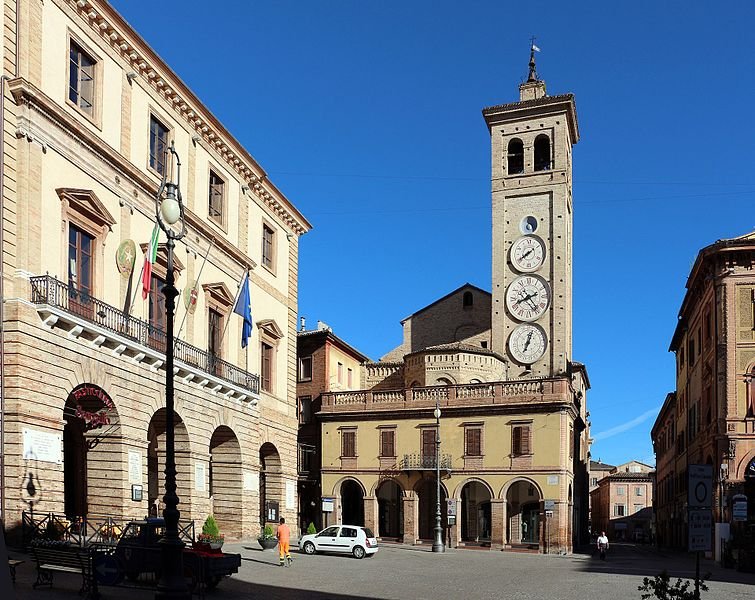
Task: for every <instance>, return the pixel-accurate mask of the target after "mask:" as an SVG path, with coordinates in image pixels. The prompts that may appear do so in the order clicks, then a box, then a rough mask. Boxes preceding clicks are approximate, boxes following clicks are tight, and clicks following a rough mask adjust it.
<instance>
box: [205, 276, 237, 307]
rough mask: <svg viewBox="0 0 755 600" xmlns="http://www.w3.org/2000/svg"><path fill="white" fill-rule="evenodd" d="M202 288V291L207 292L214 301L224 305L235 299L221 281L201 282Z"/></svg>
mask: <svg viewBox="0 0 755 600" xmlns="http://www.w3.org/2000/svg"><path fill="white" fill-rule="evenodd" d="M202 289H203V290H204V293H205V294H209V295H210V296H211V297H212V299H213V300H215V302H217V303H219V304H222V305H224V306H226V307H229V306H231V305H232V304H233V301H234V300H235V297H234V296H233V295H232V294H231V292H230V291H229V290H228V287H227V286H226V285H225V283H223V282H222V281H220V282H218V283H203V284H202Z"/></svg>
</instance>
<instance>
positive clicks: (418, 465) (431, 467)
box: [399, 453, 451, 473]
mask: <svg viewBox="0 0 755 600" xmlns="http://www.w3.org/2000/svg"><path fill="white" fill-rule="evenodd" d="M435 465H436V461H435V455H434V454H432V455H429V456H427V455H424V454H419V453H418V454H404V458H402V459H401V462H400V463H399V469H400V470H401V471H435ZM440 470H441V471H444V472H446V473H450V472H451V455H450V454H441V455H440Z"/></svg>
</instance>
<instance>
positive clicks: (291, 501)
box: [286, 481, 296, 510]
mask: <svg viewBox="0 0 755 600" xmlns="http://www.w3.org/2000/svg"><path fill="white" fill-rule="evenodd" d="M286 508H287V509H289V510H291V509H294V508H296V482H295V481H287V482H286Z"/></svg>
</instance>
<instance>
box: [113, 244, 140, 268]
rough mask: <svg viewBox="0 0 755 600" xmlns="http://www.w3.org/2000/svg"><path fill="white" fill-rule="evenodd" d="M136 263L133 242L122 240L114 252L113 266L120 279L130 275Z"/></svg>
mask: <svg viewBox="0 0 755 600" xmlns="http://www.w3.org/2000/svg"><path fill="white" fill-rule="evenodd" d="M135 261H136V244H135V243H134V240H123V241H122V242H121V245H120V246H118V249H117V250H116V251H115V264H116V265H118V272H119V273H120V274H121V276H122V277H128V276H129V275H131V271H133V269H134V262H135Z"/></svg>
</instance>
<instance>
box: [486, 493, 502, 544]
mask: <svg viewBox="0 0 755 600" xmlns="http://www.w3.org/2000/svg"><path fill="white" fill-rule="evenodd" d="M490 521H491V524H490V547H491V548H493V549H497V550H500V549H501V548H503V546H504V544H505V543H506V539H505V537H506V501H505V500H503V499H501V498H498V499H495V500H491V501H490Z"/></svg>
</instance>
